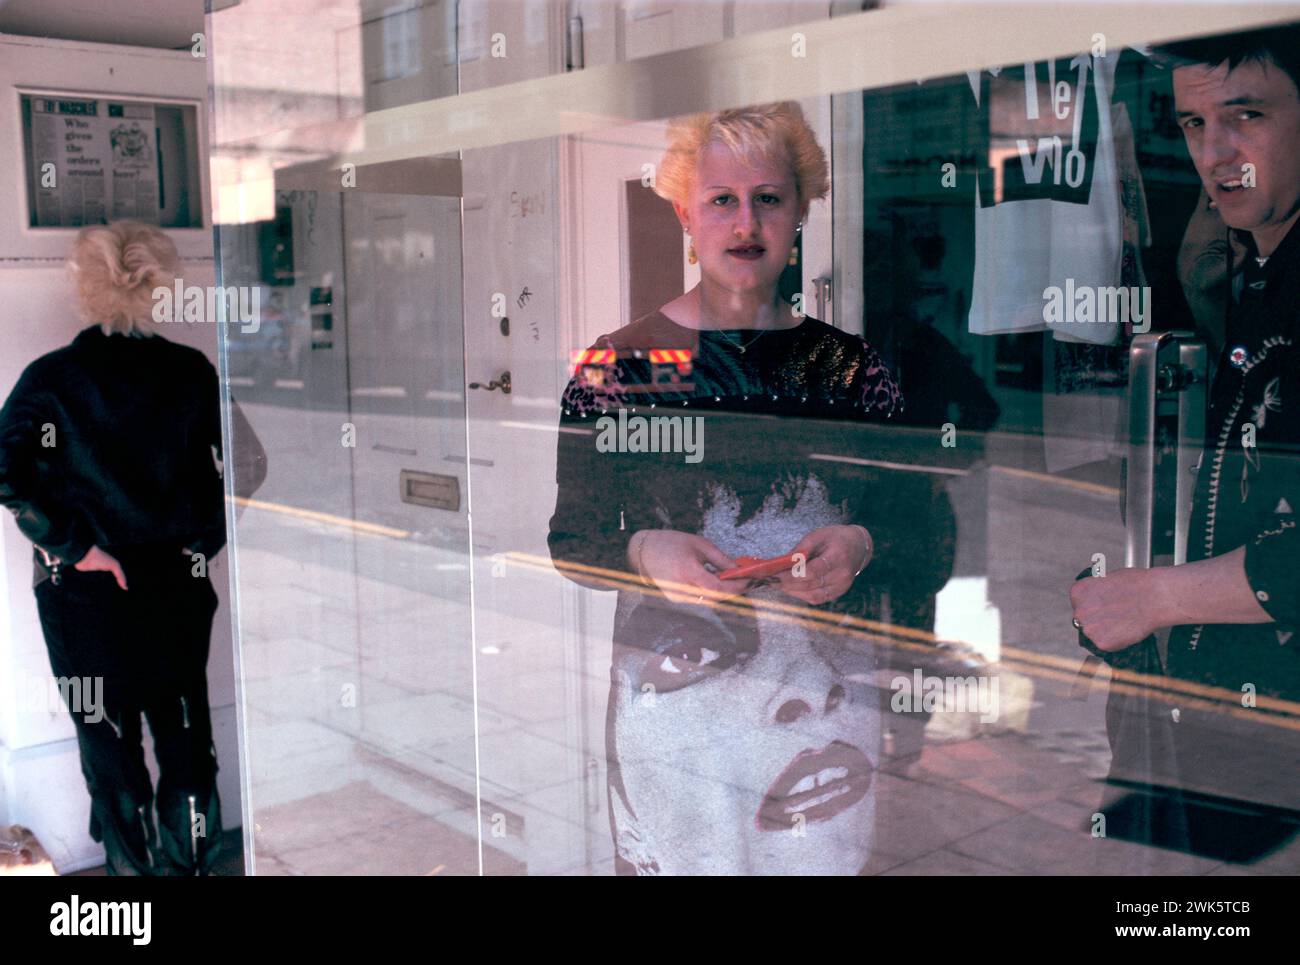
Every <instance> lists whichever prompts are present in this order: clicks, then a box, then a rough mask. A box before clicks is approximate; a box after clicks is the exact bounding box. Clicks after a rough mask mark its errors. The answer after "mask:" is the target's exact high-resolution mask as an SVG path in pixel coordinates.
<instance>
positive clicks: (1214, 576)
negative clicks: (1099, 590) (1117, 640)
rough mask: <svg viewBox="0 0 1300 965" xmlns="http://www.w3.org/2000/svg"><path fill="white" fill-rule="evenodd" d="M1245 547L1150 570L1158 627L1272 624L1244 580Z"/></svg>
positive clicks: (1248, 584) (1270, 618)
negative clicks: (1158, 620)
mask: <svg viewBox="0 0 1300 965" xmlns="http://www.w3.org/2000/svg"><path fill="white" fill-rule="evenodd" d="M1245 561H1246V548H1245V547H1244V546H1240V547H1238V548H1237V549H1235V550H1233V551H1232V552H1231V553H1224V554H1223V555H1222V556H1213V557H1211V558H1210V559H1208V560H1198V561H1197V562H1195V563H1187V564H1185V565H1183V566H1162V567H1158V568H1156V569H1153V570H1150V571H1149V572H1150V574H1151V577H1152V581H1153V594H1154V596H1155V599H1154V600H1153V603H1154V604H1155V606H1156V608H1157V611H1158V613H1159V614H1160V625H1161V626H1178V625H1180V624H1195V623H1272V622H1273V618H1272V617H1271V616H1269V615H1268V613H1267V611H1265V610H1264V608H1263V607H1261V606H1260V605H1259V601H1258V600H1257V599H1256V598H1255V592H1254V591H1253V590H1252V589H1251V588H1250V583H1249V582H1248V581H1247V579H1246V566H1245Z"/></svg>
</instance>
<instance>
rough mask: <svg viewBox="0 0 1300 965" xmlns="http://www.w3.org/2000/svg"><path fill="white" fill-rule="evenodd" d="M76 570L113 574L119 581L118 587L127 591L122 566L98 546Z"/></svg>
mask: <svg viewBox="0 0 1300 965" xmlns="http://www.w3.org/2000/svg"><path fill="white" fill-rule="evenodd" d="M75 569H77V570H80V571H81V572H82V573H98V572H103V573H112V574H113V579H115V580H117V585H118V586H120V587H121V588H122V589H124V590H125V589H126V574H125V573H124V572H122V564H121V563H119V562H118V561H117V560H115V559H114V558H113V557H111V556H109V555H108V554H107V553H105V552H104V551H103V550H102V549H100V548H99V547H98V546H92V547H91V548H90V552H88V553H87V554H86V555H85V556H83V557H82V558H81V559H80V560H79V561H78V562H77V563H76V565H75Z"/></svg>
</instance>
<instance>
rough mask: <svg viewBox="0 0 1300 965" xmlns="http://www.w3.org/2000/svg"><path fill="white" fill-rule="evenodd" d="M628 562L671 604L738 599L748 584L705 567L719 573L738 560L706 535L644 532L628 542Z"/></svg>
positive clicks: (661, 531) (633, 569)
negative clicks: (724, 576)
mask: <svg viewBox="0 0 1300 965" xmlns="http://www.w3.org/2000/svg"><path fill="white" fill-rule="evenodd" d="M627 556H628V563H629V564H630V565H631V567H632V571H633V572H634V573H637V574H639V575H640V576H641V577H642V578H643V579H645V580H649V581H650V582H652V583H653V584H654V585H655V586H656V587H658V588H659V590H660V591H661V592H662V593H663V595H664V597H665V598H666V599H668V600H669V601H670V602H672V603H703V602H705V601H706V600H708V599H713V598H715V597H712V596H710V594H716V595H719V596H723V597H731V596H738V595H739V594H740V593H741V592H743V591H744V590H745V589H746V588H747V587H748V586H749V583H748V581H741V580H720V579H718V578H717V577H716V576H715V575H714V574H713V573H710V572H709V571H708V570H706V569H705V568H704V564H705V563H711V564H712V565H713V566H714V567H716V568H717V569H718V570H719V571H721V570H727V569H730V568H731V567H733V566H734V565H735V561H734V560H732V558H731V557H730V556H728V555H727V554H726V553H724V552H722V550H720V549H718V548H717V547H716V546H714V545H713V544H712V543H711V542H709V541H708V540H707V539H705V538H704V537H703V536H696V535H694V534H692V533H682V532H678V531H677V530H672V529H643V530H640V531H639V532H637V533H635V534H633V536H632V539H631V540H630V541H629V542H628V548H627Z"/></svg>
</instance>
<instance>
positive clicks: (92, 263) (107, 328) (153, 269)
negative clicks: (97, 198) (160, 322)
mask: <svg viewBox="0 0 1300 965" xmlns="http://www.w3.org/2000/svg"><path fill="white" fill-rule="evenodd" d="M68 267H69V269H70V270H71V272H72V278H73V281H74V283H75V285H76V291H77V307H78V309H79V310H80V312H81V314H82V316H83V317H84V318H85V320H86V321H88V322H98V323H99V326H100V328H102V329H103V330H104V334H105V335H113V334H120V335H140V336H148V335H153V334H154V333H155V331H156V330H155V329H154V322H153V304H154V302H153V291H154V289H155V288H158V287H164V288H170V287H171V286H172V284H173V283H174V282H175V280H176V272H177V271H178V269H179V267H180V256H179V255H178V254H177V252H176V246H175V245H174V244H172V240H171V239H170V238H168V237H167V235H166V234H164V233H163V232H162V230H161V229H159V228H158V227H157V226H156V225H151V224H146V223H145V222H143V221H114V222H112V223H111V224H106V225H87V226H86V227H84V228H82V229H81V231H80V232H78V234H77V239H76V241H74V242H73V243H72V253H71V254H70V255H69V256H68Z"/></svg>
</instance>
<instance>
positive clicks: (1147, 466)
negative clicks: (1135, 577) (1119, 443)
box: [1124, 332, 1206, 569]
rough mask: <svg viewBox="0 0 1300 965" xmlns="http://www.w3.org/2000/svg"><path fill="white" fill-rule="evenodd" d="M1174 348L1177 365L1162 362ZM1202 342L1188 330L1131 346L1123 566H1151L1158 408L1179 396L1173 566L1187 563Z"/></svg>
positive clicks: (1201, 407) (1199, 429) (1201, 399)
mask: <svg viewBox="0 0 1300 965" xmlns="http://www.w3.org/2000/svg"><path fill="white" fill-rule="evenodd" d="M1175 345H1176V346H1177V348H1178V356H1177V361H1171V362H1166V363H1164V364H1161V361H1160V356H1161V354H1162V352H1164V354H1165V355H1166V358H1168V349H1170V348H1172V347H1174V346H1175ZM1205 366H1206V351H1205V343H1204V342H1202V341H1200V340H1198V339H1196V338H1194V337H1192V335H1191V333H1189V332H1151V333H1147V334H1143V335H1138V336H1137V337H1135V338H1134V339H1133V342H1132V344H1131V345H1130V346H1129V383H1128V424H1129V455H1128V466H1127V471H1126V472H1125V479H1124V521H1125V540H1124V543H1125V546H1124V556H1125V560H1124V562H1125V565H1126V566H1130V567H1137V568H1139V569H1148V568H1150V566H1151V556H1152V540H1153V532H1154V527H1155V494H1156V492H1155V491H1156V405H1157V403H1158V401H1159V399H1160V397H1161V396H1162V395H1164V396H1165V397H1168V396H1170V395H1173V394H1177V396H1178V435H1177V458H1176V464H1177V467H1178V468H1177V481H1176V483H1175V497H1174V498H1175V511H1174V512H1175V516H1174V562H1175V564H1178V563H1184V562H1186V561H1187V531H1188V527H1189V525H1190V523H1191V512H1192V492H1193V479H1192V473H1193V472H1194V471H1195V467H1196V461H1197V459H1198V458H1199V454H1200V450H1201V446H1202V445H1204V441H1205V390H1206V385H1205V381H1206V376H1205Z"/></svg>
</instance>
